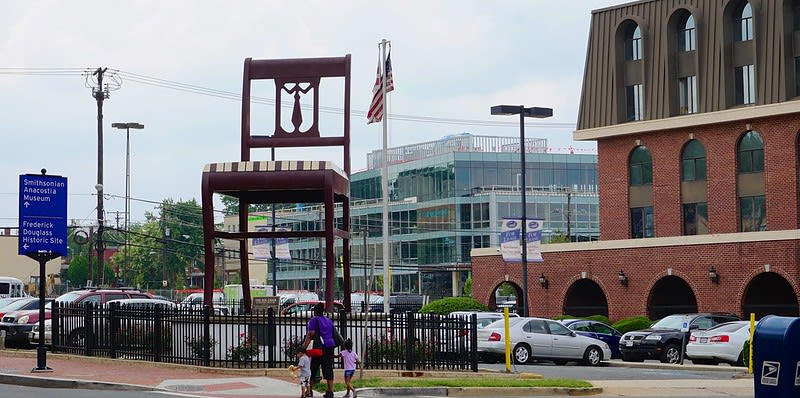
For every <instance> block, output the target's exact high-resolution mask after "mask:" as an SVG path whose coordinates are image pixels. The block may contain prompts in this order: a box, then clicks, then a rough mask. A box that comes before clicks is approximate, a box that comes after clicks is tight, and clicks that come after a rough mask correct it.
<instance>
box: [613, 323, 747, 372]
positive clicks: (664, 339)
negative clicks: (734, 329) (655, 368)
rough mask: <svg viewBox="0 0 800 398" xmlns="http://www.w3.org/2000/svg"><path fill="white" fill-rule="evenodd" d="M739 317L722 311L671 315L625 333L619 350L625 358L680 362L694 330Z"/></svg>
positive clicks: (623, 358) (636, 360) (629, 359)
mask: <svg viewBox="0 0 800 398" xmlns="http://www.w3.org/2000/svg"><path fill="white" fill-rule="evenodd" d="M738 320H739V317H738V316H736V315H733V314H722V313H703V314H674V315H669V316H666V317H664V318H662V319H661V320H659V321H658V322H656V323H654V324H653V325H652V326H650V328H648V329H643V330H637V331H634V332H628V333H625V334H623V335H622V338H621V339H620V341H619V350H620V353H621V354H622V360H623V361H632V362H642V361H644V360H645V359H659V360H661V362H664V363H673V364H674V363H679V362H680V360H681V351H682V350H681V347H682V346H683V352H685V349H686V344H688V342H689V334H690V333H691V332H692V331H695V330H706V329H709V328H711V327H713V326H716V325H718V324H720V323H725V322H730V321H738Z"/></svg>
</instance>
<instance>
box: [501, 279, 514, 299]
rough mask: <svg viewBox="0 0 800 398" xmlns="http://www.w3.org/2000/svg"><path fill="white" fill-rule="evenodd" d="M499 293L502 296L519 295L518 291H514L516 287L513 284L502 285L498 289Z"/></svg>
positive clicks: (504, 283)
mask: <svg viewBox="0 0 800 398" xmlns="http://www.w3.org/2000/svg"><path fill="white" fill-rule="evenodd" d="M497 292H498V293H499V294H500V295H501V296H514V295H516V294H517V290H516V289H514V285H512V284H510V283H508V282H503V284H502V285H500V287H498V288H497Z"/></svg>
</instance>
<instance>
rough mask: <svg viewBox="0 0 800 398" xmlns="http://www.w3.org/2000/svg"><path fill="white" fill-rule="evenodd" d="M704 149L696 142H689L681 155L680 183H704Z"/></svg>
mask: <svg viewBox="0 0 800 398" xmlns="http://www.w3.org/2000/svg"><path fill="white" fill-rule="evenodd" d="M705 179H706V149H705V148H703V144H701V143H700V141H697V140H691V141H689V143H688V144H686V146H685V147H684V148H683V153H682V154H681V181H705Z"/></svg>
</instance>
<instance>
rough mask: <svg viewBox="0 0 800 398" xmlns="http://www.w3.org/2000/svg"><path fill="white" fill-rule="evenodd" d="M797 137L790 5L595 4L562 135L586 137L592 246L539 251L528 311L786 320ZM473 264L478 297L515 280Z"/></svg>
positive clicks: (794, 28) (793, 286)
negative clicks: (575, 107) (572, 123)
mask: <svg viewBox="0 0 800 398" xmlns="http://www.w3.org/2000/svg"><path fill="white" fill-rule="evenodd" d="M799 133H800V1H797V0H794V1H793V0H760V1H755V0H754V1H750V2H748V1H744V0H642V1H636V2H630V3H625V4H622V5H618V6H614V7H609V8H604V9H600V10H596V11H594V12H593V13H592V19H591V29H590V33H589V44H588V49H587V53H586V70H585V71H584V79H583V91H582V93H581V104H580V112H579V115H578V126H577V130H576V131H575V133H574V138H575V139H576V140H583V141H596V142H597V147H598V187H599V195H600V196H599V209H600V210H599V212H600V240H599V241H591V242H576V243H564V244H551V245H548V244H545V245H543V248H542V256H543V258H544V262H543V263H535V264H530V265H529V266H528V267H529V268H528V272H527V275H528V278H529V280H528V283H527V286H528V289H529V292H528V295H527V297H528V305H529V308H530V311H529V312H530V314H531V315H542V316H555V315H559V314H570V315H576V316H578V315H591V314H605V315H608V316H609V317H610V318H611V319H612V320H617V319H621V318H625V317H629V316H634V315H647V316H649V317H650V318H653V319H655V318H660V317H662V316H664V315H667V314H671V313H680V312H694V311H725V312H732V313H735V314H738V315H739V316H749V313H751V312H753V313H755V314H756V317H757V318H760V317H762V316H764V315H766V314H778V315H788V316H798V292H799V291H800V286H798V281H799V280H800V270H799V269H798V255H800V248H799V247H798V246H799V245H798V243H800V230H798V228H799V227H800V225H799V224H800V215H799V214H798V209H799V208H800V207H798V179H800V172H799V170H798V164H800V162H799V161H798V152H799V151H798V146H799V145H800V144H799V142H800V141H799V140H798V134H799ZM544 228H547V226H546V225H545V226H544ZM472 263H473V267H472V269H473V273H474V274H473V278H474V285H473V291H474V296H475V297H476V298H477V299H478V300H480V301H483V302H485V303H487V304H490V305H491V304H494V301H495V290H496V289H497V287H498V286H499V285H500V284H502V283H503V282H504V281H506V280H507V281H509V282H511V283H512V284H514V285H515V286H516V287H517V288H518V289H521V286H523V283H522V280H521V276H522V267H521V264H519V263H504V262H503V260H502V258H501V256H500V255H499V253H498V251H497V248H486V249H475V250H473V252H472ZM542 274H544V276H545V277H546V278H547V280H548V284H547V287H545V286H543V284H540V283H539V278H540V276H541V275H542ZM519 292H520V293H521V290H520V291H519ZM518 297H519V296H518Z"/></svg>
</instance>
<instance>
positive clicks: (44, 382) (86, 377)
mask: <svg viewBox="0 0 800 398" xmlns="http://www.w3.org/2000/svg"><path fill="white" fill-rule="evenodd" d="M36 361H37V359H36V351H16V350H7V349H0V383H5V384H17V385H27V386H34V387H45V386H46V387H61V388H84V389H104V390H129V391H152V390H165V391H173V392H184V393H187V394H191V395H197V396H205V397H239V398H251V397H253V398H255V397H259V398H264V397H274V398H283V397H286V398H290V397H292V398H294V397H297V396H298V395H299V393H300V388H299V387H298V386H297V384H296V383H294V382H291V378H290V377H289V376H288V373H287V372H286V371H283V370H282V369H273V370H270V373H275V375H273V376H270V377H266V373H267V371H266V370H265V369H209V368H203V367H197V366H188V365H174V364H161V363H153V362H144V361H132V360H123V359H106V358H93V357H82V356H74V355H63V354H51V353H48V355H47V367H48V368H51V369H52V371H51V372H32V370H33V369H34V368H36V366H37V363H36ZM278 373H283V374H285V376H281V375H279V374H278ZM340 395H341V394H340Z"/></svg>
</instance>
